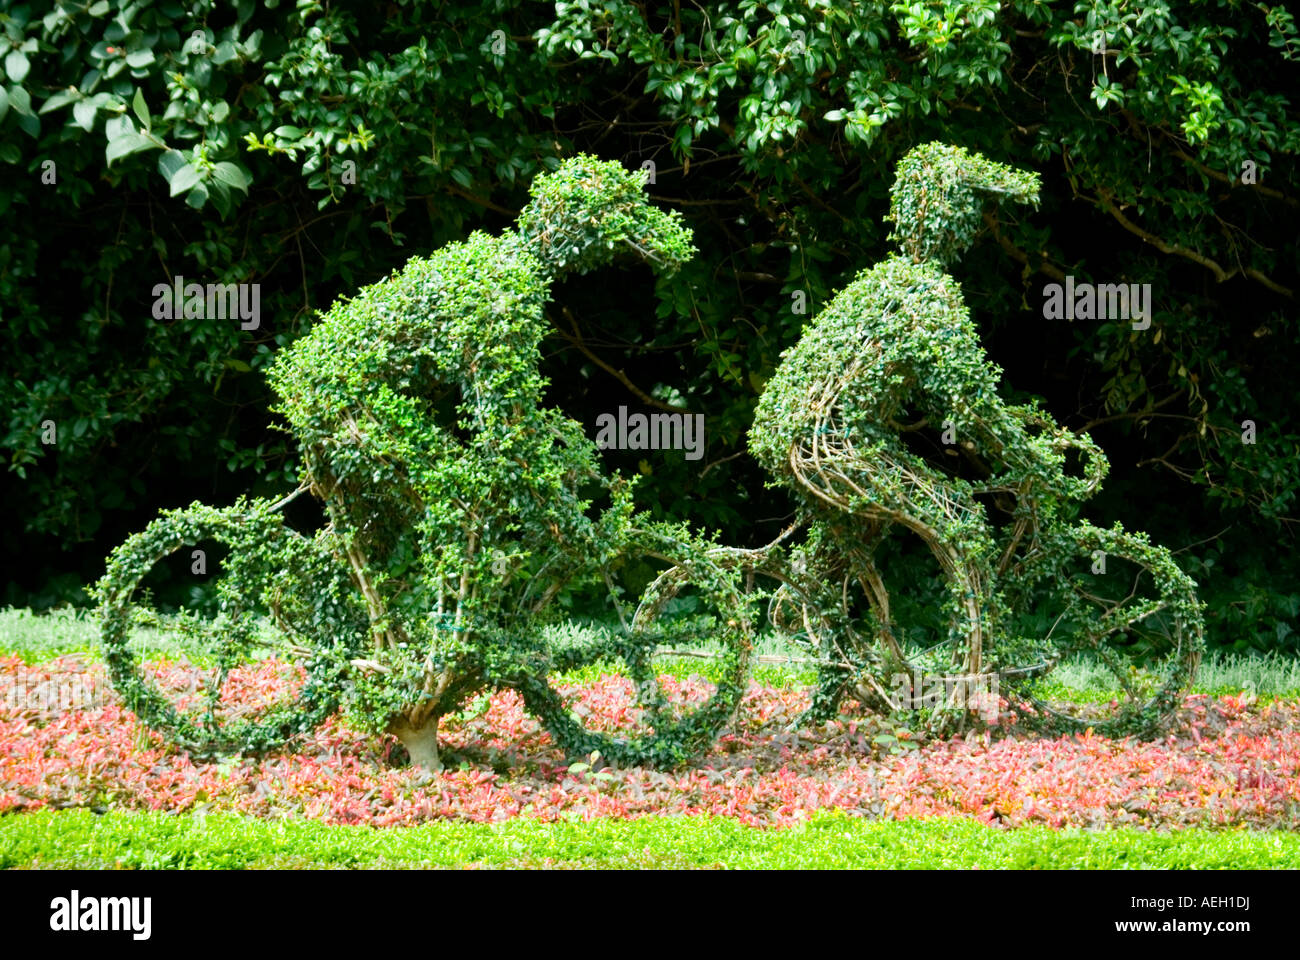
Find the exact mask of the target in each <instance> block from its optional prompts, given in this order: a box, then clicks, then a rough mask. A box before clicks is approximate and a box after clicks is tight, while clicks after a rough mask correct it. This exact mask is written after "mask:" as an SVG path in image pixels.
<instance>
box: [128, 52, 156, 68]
mask: <svg viewBox="0 0 1300 960" xmlns="http://www.w3.org/2000/svg"><path fill="white" fill-rule="evenodd" d="M153 61H154V56H153V51H152V50H136V51H135V52H134V53H128V54H127V55H126V65H127V66H128V67H130V68H131V69H133V70H139V69H140V68H142V67H147V66H149V64H151V63H153Z"/></svg>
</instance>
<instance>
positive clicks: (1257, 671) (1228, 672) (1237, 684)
mask: <svg viewBox="0 0 1300 960" xmlns="http://www.w3.org/2000/svg"><path fill="white" fill-rule="evenodd" d="M575 632H580V631H575ZM137 642H138V644H139V647H140V649H141V651H142V652H143V653H145V655H146V656H150V657H155V658H159V659H179V658H181V657H186V658H189V659H192V660H194V661H195V662H198V663H203V662H206V657H205V656H204V655H203V654H202V652H200V651H195V650H191V649H188V648H187V647H185V646H184V645H183V644H181V643H179V642H178V641H177V640H176V639H175V638H173V637H170V636H164V635H161V634H158V633H154V632H150V631H139V633H138V634H137ZM73 653H78V654H82V655H84V656H86V657H87V659H90V660H98V659H99V657H100V651H99V646H98V628H97V626H96V624H95V622H94V620H93V619H92V618H91V617H90V616H89V614H88V612H87V611H84V610H82V611H74V610H61V611H54V612H52V613H48V614H40V615H35V614H32V613H31V612H30V611H27V610H15V609H9V610H0V654H8V655H11V656H12V655H16V656H19V657H21V658H22V659H23V660H24V661H25V662H27V663H36V662H39V661H41V660H48V659H52V658H54V657H58V656H64V655H66V654H73ZM754 653H755V655H757V656H762V655H777V656H801V655H805V654H803V653H802V651H797V650H794V649H792V648H791V647H790V646H789V645H787V644H785V643H784V642H782V641H781V640H780V639H779V638H777V637H774V636H763V637H761V638H760V639H759V641H758V643H757V644H756V645H755V650H754ZM656 662H657V663H658V665H659V669H660V670H662V671H663V672H664V673H667V674H670V675H672V676H675V677H678V678H685V677H687V676H689V675H691V674H699V675H702V676H705V677H711V675H712V674H714V673H716V672H717V665H716V664H715V663H713V662H711V661H709V660H703V659H696V658H685V657H679V658H662V659H659V660H657V661H656ZM620 672H622V669H621V664H618V663H616V662H609V663H605V662H600V663H595V664H591V665H588V666H586V667H583V668H582V669H580V670H573V671H570V672H568V673H565V674H563V675H561V676H558V677H556V679H557V680H558V681H561V682H575V683H586V682H590V681H592V680H595V679H596V678H598V677H600V676H601V675H602V674H608V673H620ZM752 676H753V678H754V679H755V680H756V681H757V682H758V683H761V684H766V685H769V686H774V687H789V686H810V685H811V684H813V683H814V682H815V680H816V673H815V671H814V670H813V668H812V667H811V666H809V665H806V664H768V663H756V664H755V666H754V668H753V671H752ZM1040 690H1041V693H1042V695H1043V696H1046V697H1049V698H1060V699H1069V700H1076V701H1086V702H1104V701H1106V700H1109V699H1111V698H1112V697H1113V696H1115V686H1114V684H1113V683H1111V682H1110V680H1109V674H1107V672H1106V671H1105V670H1103V669H1101V668H1100V667H1099V666H1098V665H1097V664H1096V663H1091V662H1089V661H1087V660H1084V659H1081V658H1074V659H1072V660H1069V661H1067V662H1065V663H1062V664H1061V665H1060V666H1058V667H1057V668H1056V670H1054V671H1053V672H1052V673H1051V674H1050V676H1049V677H1047V678H1045V679H1044V680H1043V681H1042V682H1041V684H1040ZM1192 690H1193V692H1195V693H1206V694H1210V695H1212V696H1222V695H1223V694H1239V693H1242V692H1243V691H1252V692H1254V693H1255V695H1257V696H1258V697H1259V698H1260V699H1261V700H1262V701H1265V702H1267V701H1269V700H1273V699H1277V698H1279V697H1286V698H1293V697H1300V659H1296V658H1288V657H1282V656H1278V655H1276V654H1267V655H1264V656H1242V655H1238V654H1222V653H1214V654H1210V655H1208V656H1207V657H1206V658H1205V660H1204V661H1203V662H1202V664H1201V668H1200V671H1199V672H1198V673H1197V677H1196V684H1195V686H1194V687H1193V688H1192Z"/></svg>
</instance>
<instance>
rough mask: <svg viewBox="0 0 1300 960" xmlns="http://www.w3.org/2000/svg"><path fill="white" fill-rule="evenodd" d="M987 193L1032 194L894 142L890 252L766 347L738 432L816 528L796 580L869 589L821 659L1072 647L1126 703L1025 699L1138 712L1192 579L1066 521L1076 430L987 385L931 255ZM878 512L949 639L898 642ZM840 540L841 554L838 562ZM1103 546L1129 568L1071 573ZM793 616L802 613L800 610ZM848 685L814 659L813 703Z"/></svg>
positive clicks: (1195, 614)
mask: <svg viewBox="0 0 1300 960" xmlns="http://www.w3.org/2000/svg"><path fill="white" fill-rule="evenodd" d="M990 194H992V195H995V196H1006V197H1009V198H1012V199H1015V200H1018V201H1021V202H1033V201H1036V200H1037V196H1038V180H1037V178H1036V177H1035V176H1034V175H1032V174H1027V173H1023V172H1020V171H1016V170H1012V169H1010V168H1008V167H1006V166H1005V165H1003V164H999V163H996V162H993V161H990V160H988V159H986V158H984V157H979V156H974V155H972V154H970V153H969V152H967V151H965V150H962V149H960V148H956V147H952V146H949V145H945V144H940V143H930V144H925V145H923V146H920V147H917V148H916V149H914V150H912V151H911V152H909V153H908V154H907V156H906V157H904V158H903V160H902V161H901V162H900V163H899V171H898V177H897V179H896V180H895V182H894V187H893V206H892V214H891V216H892V219H893V220H894V222H895V233H894V235H895V237H896V238H897V239H898V242H899V246H900V247H901V248H902V251H903V253H902V254H901V255H898V256H894V257H891V258H889V259H888V260H886V261H884V262H883V263H880V264H877V265H876V266H874V267H872V268H870V269H867V270H864V271H863V272H862V273H861V274H859V276H858V277H857V279H855V280H854V282H853V283H851V284H849V285H848V286H847V287H846V288H845V289H844V290H842V291H840V292H839V293H838V294H836V295H835V297H834V298H833V299H832V300H831V302H830V303H829V304H828V305H827V306H826V308H825V309H824V310H823V311H821V312H820V313H819V314H818V315H817V316H816V317H815V318H814V319H813V320H812V322H811V323H810V324H809V325H808V327H807V328H806V329H805V331H804V334H803V336H802V338H801V339H800V340H799V342H798V344H796V345H795V346H794V347H793V348H791V349H790V350H788V351H786V353H785V354H784V355H783V356H782V361H781V365H780V366H779V367H778V368H777V371H776V373H775V375H774V376H773V377H772V379H771V381H769V383H768V384H767V387H766V389H765V391H764V393H763V396H762V397H761V398H760V399H759V403H758V407H757V410H756V411H755V417H754V425H753V427H752V429H751V431H750V445H751V448H752V449H753V451H754V455H755V457H756V458H757V459H758V460H759V461H760V462H761V463H762V464H763V466H764V467H765V468H766V469H767V470H768V471H769V472H770V473H771V474H772V475H773V476H775V477H776V478H777V479H778V480H779V481H781V482H782V483H783V484H784V485H785V486H786V487H788V488H789V489H790V491H791V492H792V493H793V494H794V495H795V497H796V498H797V499H798V500H799V501H800V502H801V505H802V508H803V510H802V512H803V514H804V516H805V518H806V519H807V520H808V521H809V522H810V523H811V524H812V525H813V526H814V527H816V528H820V529H818V530H817V531H816V533H815V534H814V537H813V541H814V542H815V543H816V544H819V545H830V546H829V549H822V550H820V551H818V550H814V551H813V552H812V553H811V555H810V556H809V559H808V560H807V561H806V567H807V577H808V578H809V579H811V580H812V581H813V582H829V583H830V584H832V585H835V584H837V583H841V582H842V583H843V588H842V590H843V592H844V593H845V594H847V592H848V590H849V585H850V583H853V582H854V581H857V583H859V584H861V586H862V588H863V589H865V590H866V592H867V594H868V595H869V597H870V611H869V612H868V613H867V619H868V625H867V627H866V629H865V631H864V632H865V633H866V634H867V635H868V639H867V640H865V641H862V642H859V643H858V644H856V646H857V647H858V649H853V647H854V646H855V645H854V644H853V643H851V642H850V641H849V639H848V638H849V636H850V635H851V634H852V631H851V630H850V629H849V628H848V619H849V616H850V615H851V611H850V610H848V609H847V608H846V607H845V605H844V604H841V605H840V606H841V607H842V608H843V613H844V618H843V619H842V621H841V622H840V623H839V624H837V625H836V627H835V628H834V629H833V631H832V632H833V633H838V634H840V636H838V637H837V636H833V635H827V636H825V637H824V638H823V639H822V640H821V642H820V650H819V652H820V653H821V654H822V655H823V656H830V655H832V654H834V653H839V654H840V656H841V657H844V656H847V657H848V658H849V659H850V662H851V663H852V664H853V666H854V667H855V668H857V669H858V670H861V671H864V672H866V673H867V674H871V673H875V674H877V676H875V677H869V678H868V679H867V680H866V682H867V683H868V684H871V683H887V682H888V677H889V675H890V674H891V673H893V672H897V671H899V670H902V671H904V672H906V673H911V672H913V671H914V670H917V669H918V666H919V665H920V664H924V669H926V670H927V671H933V672H937V673H942V671H943V666H944V661H945V660H946V662H947V665H949V666H950V667H951V668H952V669H956V670H960V671H962V672H964V674H965V675H967V676H975V675H979V674H980V673H981V671H982V670H984V669H986V668H987V666H988V665H994V666H996V667H999V668H1000V670H999V672H1000V673H1001V674H1002V676H1003V677H1004V679H1012V680H1013V682H1015V681H1014V678H1015V677H1018V676H1022V675H1023V671H1026V670H1027V669H1028V668H1029V667H1030V666H1031V665H1041V666H1044V667H1046V666H1050V665H1053V664H1055V663H1056V662H1057V661H1058V660H1060V659H1061V658H1062V654H1063V652H1066V651H1068V652H1074V651H1076V650H1078V649H1084V650H1088V651H1089V652H1091V653H1094V654H1096V655H1098V656H1100V657H1101V658H1102V659H1103V660H1104V661H1105V662H1106V663H1107V664H1108V665H1109V666H1111V668H1112V669H1114V670H1116V671H1117V673H1118V674H1119V676H1120V682H1121V683H1122V684H1123V685H1124V687H1125V692H1126V697H1125V699H1126V701H1128V702H1126V703H1125V704H1124V707H1123V709H1122V710H1121V711H1119V713H1118V714H1117V715H1116V716H1114V717H1111V718H1108V719H1106V720H1102V719H1098V718H1087V719H1084V718H1074V719H1073V720H1072V719H1071V718H1070V717H1068V716H1066V715H1064V714H1061V713H1059V712H1053V711H1051V710H1049V709H1048V708H1047V707H1046V705H1045V704H1043V703H1042V702H1041V701H1038V702H1037V712H1038V714H1039V715H1040V716H1041V717H1042V718H1043V719H1044V720H1050V721H1052V724H1051V725H1052V726H1055V727H1057V728H1061V729H1069V728H1070V727H1071V726H1073V727H1074V728H1075V729H1082V728H1083V727H1084V726H1089V725H1092V726H1097V727H1099V728H1105V729H1107V730H1108V731H1111V732H1115V731H1120V730H1135V729H1151V728H1152V726H1153V725H1154V724H1156V723H1158V722H1159V721H1160V719H1161V717H1162V716H1164V715H1165V714H1167V713H1169V712H1171V711H1172V710H1173V709H1174V707H1175V706H1176V704H1177V702H1178V700H1179V698H1180V696H1181V694H1182V693H1183V692H1184V691H1186V690H1187V689H1188V688H1189V687H1190V685H1191V682H1192V678H1193V676H1194V674H1195V670H1196V666H1197V664H1198V663H1199V662H1200V657H1201V651H1202V646H1203V638H1202V620H1201V612H1200V605H1199V603H1198V601H1197V599H1196V595H1195V585H1194V584H1193V583H1192V581H1191V580H1190V578H1188V577H1187V576H1186V575H1185V574H1184V573H1183V572H1182V571H1181V570H1180V569H1179V568H1178V566H1177V564H1175V563H1174V561H1173V559H1172V557H1171V556H1170V554H1169V552H1168V551H1167V550H1164V549H1162V548H1159V547H1155V546H1152V545H1151V544H1150V543H1149V541H1147V540H1146V539H1144V538H1141V537H1133V536H1129V535H1126V534H1125V533H1124V531H1123V528H1122V527H1120V526H1117V527H1116V528H1114V529H1112V530H1103V529H1100V528H1097V527H1095V526H1092V525H1091V524H1087V523H1083V524H1079V525H1077V526H1073V527H1071V526H1070V524H1071V523H1072V521H1074V520H1075V518H1076V517H1077V516H1078V512H1079V502H1080V501H1082V500H1084V499H1086V498H1087V497H1089V496H1091V495H1092V493H1093V492H1094V491H1095V490H1096V489H1097V488H1098V487H1099V486H1100V484H1101V481H1102V479H1103V478H1104V477H1105V476H1106V474H1107V472H1108V471H1109V464H1108V463H1107V461H1106V459H1105V457H1104V456H1102V454H1101V452H1100V450H1099V449H1098V448H1097V446H1096V445H1095V444H1094V443H1093V442H1092V441H1091V440H1090V439H1088V438H1087V437H1086V436H1084V437H1076V436H1074V435H1072V434H1070V433H1068V432H1067V431H1065V430H1062V429H1061V428H1060V427H1059V426H1058V425H1057V424H1056V422H1055V421H1054V420H1053V419H1052V418H1051V417H1050V416H1049V415H1048V414H1047V413H1045V412H1043V411H1042V410H1040V409H1038V408H1037V406H1036V405H1028V406H1012V405H1008V404H1007V403H1006V402H1005V401H1004V400H1003V399H1002V398H1001V397H1000V396H999V393H998V386H999V384H998V380H999V377H1000V373H1001V371H999V370H998V369H997V368H996V367H994V366H993V365H992V364H990V363H989V362H988V360H987V359H986V357H985V355H984V351H983V348H982V347H981V345H980V342H979V335H978V332H977V331H976V330H975V327H974V325H973V324H972V322H971V320H970V315H969V311H968V310H967V308H966V306H965V304H964V302H963V298H962V295H961V291H960V289H959V288H958V286H957V284H956V283H955V282H954V281H953V279H952V278H951V277H950V276H948V275H947V274H946V273H945V272H944V269H943V268H944V267H945V266H946V265H948V264H950V263H952V262H954V261H955V260H956V259H957V258H958V257H959V256H960V255H961V254H962V253H963V252H965V250H966V248H967V246H968V245H969V244H970V242H971V240H972V238H973V236H974V233H975V227H976V224H977V223H978V222H979V220H980V215H981V212H982V198H983V197H985V196H988V195H990ZM927 425H929V426H931V427H932V428H933V427H934V426H935V425H941V426H940V429H941V430H942V433H941V434H940V438H939V439H940V444H938V445H936V448H937V449H938V450H944V448H945V447H949V448H951V447H953V446H955V445H958V444H959V445H960V447H959V449H961V451H962V453H963V455H964V456H965V457H966V459H967V460H968V461H969V462H970V465H971V466H972V467H973V470H974V474H973V477H972V478H969V479H968V478H967V477H963V476H960V475H957V474H956V473H955V471H953V470H952V469H951V468H948V467H946V466H945V464H944V463H943V461H944V460H945V458H944V457H943V456H942V455H940V454H932V455H930V456H929V457H927V456H924V455H920V454H918V453H916V452H914V451H913V450H912V449H909V447H908V446H907V445H906V444H905V443H904V438H905V435H907V434H908V433H911V432H914V431H917V430H919V429H920V428H923V427H926V426H927ZM946 452H949V453H951V454H953V455H954V456H955V455H956V452H957V451H956V450H952V449H949V450H947V451H946ZM1071 453H1074V454H1077V455H1079V457H1080V458H1081V461H1082V471H1081V475H1080V476H1073V475H1071V472H1070V470H1069V469H1068V468H1067V454H1071ZM979 497H985V498H991V499H992V503H993V506H994V507H996V508H998V509H1000V511H1001V512H1002V513H1003V514H1005V522H1004V524H1003V525H1002V528H1001V529H997V528H995V527H994V526H993V524H992V516H991V515H995V514H996V513H997V511H995V510H988V509H986V507H985V504H984V502H982V501H981V500H980V499H978V498H979ZM891 529H901V530H904V531H908V532H911V533H912V534H915V535H916V536H917V537H919V538H920V539H921V540H922V541H923V542H924V543H925V544H926V546H927V547H928V548H929V549H930V550H931V551H932V553H933V554H934V556H935V558H936V559H937V561H938V564H939V566H940V568H941V569H942V571H943V574H944V576H945V577H946V579H947V582H948V583H947V585H948V592H947V598H946V603H945V604H944V607H943V613H944V615H945V616H946V618H947V621H948V622H947V631H946V636H944V637H942V638H941V640H940V642H938V643H934V644H930V645H927V648H926V650H924V651H919V652H917V653H915V654H914V653H912V652H909V651H907V650H905V649H904V648H903V646H902V645H901V644H900V643H899V641H898V639H897V638H896V636H895V631H894V623H893V618H892V617H891V612H890V611H891V605H890V600H889V591H888V590H887V589H886V587H885V585H884V582H883V580H882V578H881V575H880V573H879V572H878V569H879V568H878V565H877V564H876V563H875V562H874V561H873V558H872V554H873V552H874V550H875V548H876V547H877V546H878V545H879V544H880V543H881V541H882V540H883V539H884V538H885V537H886V536H887V535H888V534H889V532H890V530H891ZM837 552H838V553H844V554H847V555H849V556H850V557H851V559H850V560H849V561H848V562H847V563H844V562H843V561H841V560H840V559H839V558H838V557H836V555H835V554H836V553H837ZM1108 556H1113V557H1115V558H1116V560H1120V559H1123V560H1127V561H1129V562H1131V563H1132V564H1134V565H1136V566H1137V567H1138V568H1139V574H1138V576H1137V577H1136V578H1133V579H1128V578H1127V577H1126V576H1124V575H1122V574H1120V573H1119V572H1118V571H1111V579H1112V585H1111V586H1110V588H1109V590H1108V589H1107V587H1106V586H1104V585H1103V584H1104V582H1105V579H1106V571H1105V570H1104V569H1091V574H1092V576H1091V577H1089V576H1088V574H1087V573H1085V571H1086V570H1088V569H1089V568H1088V566H1087V563H1088V560H1089V559H1091V560H1092V561H1094V563H1095V561H1096V559H1097V558H1098V557H1108ZM1127 572H1128V571H1126V573H1127ZM783 579H785V580H786V581H787V582H790V581H791V580H792V579H793V578H791V577H784V578H783ZM1116 580H1118V581H1119V585H1118V587H1116V586H1115V585H1114V581H1116ZM1147 591H1150V595H1147V594H1146V592H1147ZM831 602H832V603H833V602H834V601H833V600H832V601H831ZM809 605H810V604H809V603H807V602H805V604H804V606H805V608H807V607H808V606H809ZM811 605H812V606H814V607H815V606H818V605H819V601H812V603H811ZM1044 613H1046V617H1044V616H1043V614H1044ZM1157 614H1163V616H1164V618H1165V619H1164V621H1163V622H1160V621H1158V620H1156V619H1154V618H1155V617H1156V615H1157ZM796 619H799V618H796ZM801 619H802V620H803V622H804V623H807V622H808V621H809V617H808V615H807V614H806V613H805V615H804V616H803V617H802V618H801ZM936 651H937V652H936ZM1137 658H1147V659H1148V660H1149V661H1152V662H1151V663H1149V664H1148V666H1151V667H1153V668H1154V669H1153V671H1152V672H1153V682H1154V687H1155V689H1153V690H1148V689H1146V687H1145V686H1144V685H1142V684H1140V683H1138V682H1136V681H1135V680H1134V676H1133V675H1134V674H1135V672H1136V671H1137V670H1138V669H1139V664H1138V662H1136V660H1137ZM846 683H847V677H846V675H845V673H844V672H843V671H839V672H838V673H837V672H836V671H828V672H827V673H826V677H825V679H824V680H823V689H822V691H821V694H820V698H821V699H820V706H821V708H822V709H823V710H829V709H831V708H832V707H833V706H834V703H835V700H836V697H837V696H838V695H840V693H841V692H842V691H843V689H844V687H845V685H846ZM1157 691H1158V692H1157ZM868 699H870V697H868Z"/></svg>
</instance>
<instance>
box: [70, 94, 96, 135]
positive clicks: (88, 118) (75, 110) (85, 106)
mask: <svg viewBox="0 0 1300 960" xmlns="http://www.w3.org/2000/svg"><path fill="white" fill-rule="evenodd" d="M98 112H99V111H98V110H96V109H95V105H94V104H93V103H91V102H90V101H89V100H78V101H77V102H76V103H74V104H73V105H72V119H73V121H75V122H76V124H77V126H79V127H81V129H82V130H85V131H86V132H87V133H90V131H91V130H93V129H94V128H95V115H96V114H97V113H98Z"/></svg>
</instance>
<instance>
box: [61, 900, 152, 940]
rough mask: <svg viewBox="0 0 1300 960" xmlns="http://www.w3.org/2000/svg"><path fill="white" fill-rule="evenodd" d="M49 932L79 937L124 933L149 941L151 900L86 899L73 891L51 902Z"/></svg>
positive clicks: (150, 932) (136, 938)
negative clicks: (78, 934) (88, 932)
mask: <svg viewBox="0 0 1300 960" xmlns="http://www.w3.org/2000/svg"><path fill="white" fill-rule="evenodd" d="M50 929H51V930H56V931H59V932H66V933H76V932H79V931H82V930H98V931H104V930H125V931H128V932H129V933H130V934H131V939H133V940H148V939H149V937H150V935H151V934H152V932H153V898H152V897H83V896H81V892H80V891H79V890H73V891H72V894H71V895H70V896H67V897H55V898H54V899H53V900H51V901H50Z"/></svg>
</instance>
